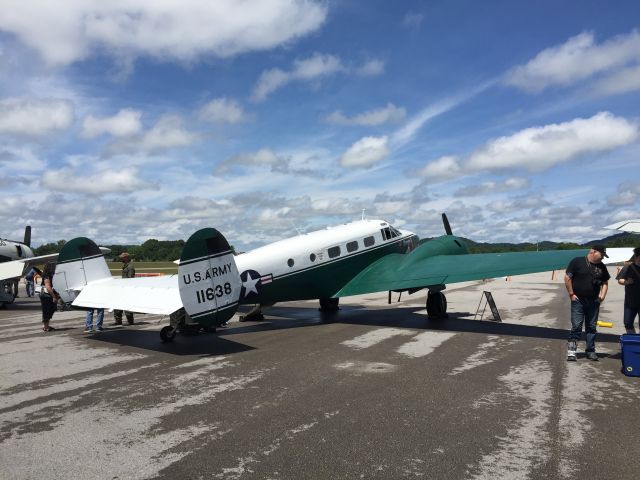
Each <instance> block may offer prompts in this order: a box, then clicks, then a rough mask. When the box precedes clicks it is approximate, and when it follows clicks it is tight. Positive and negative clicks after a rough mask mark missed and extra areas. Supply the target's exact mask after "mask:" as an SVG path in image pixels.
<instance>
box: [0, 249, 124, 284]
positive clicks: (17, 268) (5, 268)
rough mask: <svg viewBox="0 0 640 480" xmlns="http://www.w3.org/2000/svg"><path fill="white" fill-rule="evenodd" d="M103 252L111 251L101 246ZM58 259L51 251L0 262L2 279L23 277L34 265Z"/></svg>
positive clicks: (0, 276) (0, 277) (0, 278)
mask: <svg viewBox="0 0 640 480" xmlns="http://www.w3.org/2000/svg"><path fill="white" fill-rule="evenodd" d="M100 251H101V252H102V253H103V254H107V253H109V252H111V250H110V249H109V248H106V247H100ZM57 259H58V254H57V253H49V254H47V255H39V256H37V257H29V258H20V259H18V260H11V261H10V262H4V263H0V281H1V280H6V279H8V278H17V277H21V276H22V274H23V273H24V271H25V269H27V268H28V267H31V266H32V265H41V264H43V263H47V262H51V261H55V260H57Z"/></svg>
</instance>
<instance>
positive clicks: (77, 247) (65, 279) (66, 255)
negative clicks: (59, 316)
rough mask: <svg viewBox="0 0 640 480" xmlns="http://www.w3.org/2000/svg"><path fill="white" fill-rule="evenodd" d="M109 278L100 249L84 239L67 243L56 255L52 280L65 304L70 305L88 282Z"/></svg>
mask: <svg viewBox="0 0 640 480" xmlns="http://www.w3.org/2000/svg"><path fill="white" fill-rule="evenodd" d="M104 278H111V272H110V271H109V267H108V266H107V262H106V261H105V259H104V254H103V253H102V251H101V250H100V248H99V247H98V246H97V245H96V244H95V243H94V242H93V241H92V240H90V239H88V238H86V237H78V238H74V239H73V240H70V241H68V242H67V243H65V244H64V247H62V250H61V251H60V254H59V255H58V264H57V266H56V273H55V276H54V278H53V288H55V289H56V290H57V291H58V293H59V294H60V297H61V298H62V300H63V301H64V302H65V303H71V302H72V301H73V300H75V298H76V297H77V296H78V293H79V292H80V290H82V287H84V286H85V285H86V284H87V283H89V282H94V281H96V280H101V279H104Z"/></svg>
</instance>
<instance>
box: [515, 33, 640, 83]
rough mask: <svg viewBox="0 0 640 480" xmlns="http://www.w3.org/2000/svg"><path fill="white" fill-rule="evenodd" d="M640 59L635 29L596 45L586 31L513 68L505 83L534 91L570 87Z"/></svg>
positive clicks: (639, 47)
mask: <svg viewBox="0 0 640 480" xmlns="http://www.w3.org/2000/svg"><path fill="white" fill-rule="evenodd" d="M637 61H640V34H639V33H638V32H637V31H636V30H634V31H632V32H631V33H629V34H627V35H620V36H617V37H613V38H611V39H610V40H608V41H606V42H604V43H602V44H599V45H598V44H595V42H594V37H593V33H590V32H583V33H581V34H579V35H576V36H575V37H572V38H570V39H569V40H567V42H565V43H564V44H562V45H559V46H555V47H551V48H548V49H546V50H543V51H542V52H540V53H539V54H538V55H536V56H535V58H533V59H532V60H531V61H529V62H528V63H527V64H525V65H521V66H519V67H516V68H514V69H513V70H512V71H510V72H509V73H508V74H507V75H506V77H505V79H504V82H505V83H506V84H507V85H512V86H515V87H518V88H521V89H523V90H526V91H530V92H539V91H542V90H544V89H545V88H547V87H550V86H553V85H560V86H567V85H572V84H574V83H576V82H578V81H580V80H584V79H586V78H589V77H591V76H593V75H595V74H597V73H600V72H605V71H607V70H611V69H615V68H621V67H623V66H625V65H628V64H630V63H632V62H637Z"/></svg>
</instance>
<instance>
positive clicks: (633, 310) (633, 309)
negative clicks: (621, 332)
mask: <svg viewBox="0 0 640 480" xmlns="http://www.w3.org/2000/svg"><path fill="white" fill-rule="evenodd" d="M636 315H640V307H638V306H632V305H627V304H626V303H625V304H624V328H626V329H629V330H632V329H633V321H634V320H635V319H636Z"/></svg>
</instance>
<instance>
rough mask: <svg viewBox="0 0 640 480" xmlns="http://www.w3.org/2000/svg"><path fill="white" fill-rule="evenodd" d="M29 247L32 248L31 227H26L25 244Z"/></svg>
mask: <svg viewBox="0 0 640 480" xmlns="http://www.w3.org/2000/svg"><path fill="white" fill-rule="evenodd" d="M23 243H24V244H25V245H26V246H27V247H30V246H31V225H27V226H26V227H24V242H23Z"/></svg>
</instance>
